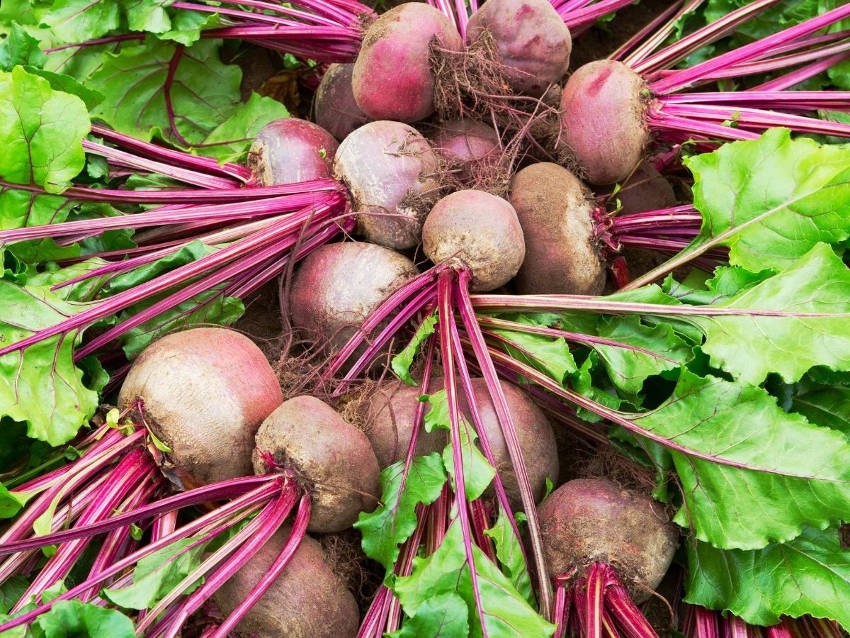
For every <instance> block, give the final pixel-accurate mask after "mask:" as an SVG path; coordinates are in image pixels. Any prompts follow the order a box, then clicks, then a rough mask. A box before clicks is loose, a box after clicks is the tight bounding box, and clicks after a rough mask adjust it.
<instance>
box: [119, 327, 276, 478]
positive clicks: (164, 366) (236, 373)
mask: <svg viewBox="0 0 850 638" xmlns="http://www.w3.org/2000/svg"><path fill="white" fill-rule="evenodd" d="M137 400H141V401H142V403H143V414H144V417H145V421H146V423H147V424H148V425H149V426H150V428H151V429H152V430H153V432H154V434H156V436H157V437H159V438H160V439H161V440H162V441H163V442H164V443H165V444H166V445H167V446H168V447H169V448H170V449H171V452H170V453H169V454H168V455H167V457H168V460H169V462H170V463H169V467H166V468H164V469H165V470H166V472H167V473H169V474H170V475H172V476H173V478H174V479H175V480H176V481H178V482H184V483H187V484H191V483H212V482H215V481H222V480H225V479H230V478H235V477H239V476H247V475H249V474H251V451H252V450H253V448H254V434H255V433H256V432H257V428H259V427H260V423H261V422H262V421H263V419H265V418H266V417H267V416H268V415H269V414H270V413H271V412H272V411H273V410H274V409H275V408H276V407H277V406H279V405H280V403H281V401H283V396H282V394H281V391H280V385H279V384H278V380H277V377H276V376H275V373H274V371H273V370H272V369H271V366H269V363H268V361H267V360H266V358H265V357H264V356H263V353H262V352H261V351H260V349H259V348H258V347H257V346H256V345H254V343H253V342H252V341H251V340H250V339H248V338H247V337H244V336H243V335H241V334H239V333H238V332H234V331H233V330H226V329H224V328H195V329H192V330H185V331H183V332H175V333H173V334H169V335H166V336H164V337H162V338H161V339H159V340H158V341H155V342H154V343H152V344H151V345H150V346H148V347H147V348H146V349H145V350H144V352H142V354H141V355H140V356H139V358H138V359H136V361H135V362H134V363H133V366H132V367H131V368H130V371H129V372H128V373H127V378H126V379H125V380H124V384H123V385H122V386H121V391H120V393H119V395H118V404H119V406H121V407H122V408H126V407H128V406H129V405H131V404H132V403H133V402H135V401H137ZM171 465H173V471H172V468H171V467H170V466H171Z"/></svg>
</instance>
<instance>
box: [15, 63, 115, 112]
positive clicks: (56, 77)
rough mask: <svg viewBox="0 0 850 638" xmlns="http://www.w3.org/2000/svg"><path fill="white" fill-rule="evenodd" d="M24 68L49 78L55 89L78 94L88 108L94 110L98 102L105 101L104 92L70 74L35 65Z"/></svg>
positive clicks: (28, 71) (46, 78)
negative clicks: (93, 88) (83, 83)
mask: <svg viewBox="0 0 850 638" xmlns="http://www.w3.org/2000/svg"><path fill="white" fill-rule="evenodd" d="M24 69H25V70H26V71H27V73H32V74H33V75H37V76H39V77H42V78H44V79H45V80H47V81H48V82H49V83H50V86H51V87H52V88H53V90H55V91H62V92H64V93H70V94H71V95H76V96H77V97H78V98H80V99H81V100H82V101H83V102H85V105H86V108H87V109H89V110H92V109H93V108H94V107H96V106H97V105H98V104H100V103H101V102H103V95H102V94H100V93H98V92H97V91H92V90H91V89H89V88H88V87H86V86H83V85H82V84H80V83H79V82H78V81H77V80H75V79H74V78H72V77H71V76H70V75H65V74H64V73H55V72H53V71H47V70H45V69H39V68H36V67H34V66H25V67H24Z"/></svg>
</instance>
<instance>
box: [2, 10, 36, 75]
mask: <svg viewBox="0 0 850 638" xmlns="http://www.w3.org/2000/svg"><path fill="white" fill-rule="evenodd" d="M46 59H47V57H46V56H45V55H44V53H42V51H41V48H40V47H39V44H38V40H37V39H35V38H34V37H32V36H31V35H30V34H28V33H27V32H26V31H25V30H24V29H22V28H21V25H19V24H18V23H17V22H12V26H11V28H10V29H9V33H8V35H7V36H6V39H5V40H3V41H2V42H0V71H11V70H12V68H13V67H16V66H18V65H25V64H31V65H34V66H41V65H42V64H44V61H45V60H46Z"/></svg>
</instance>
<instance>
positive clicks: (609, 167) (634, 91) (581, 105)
mask: <svg viewBox="0 0 850 638" xmlns="http://www.w3.org/2000/svg"><path fill="white" fill-rule="evenodd" d="M648 94H649V88H648V85H647V83H646V81H645V80H644V79H643V78H641V77H640V76H639V75H638V74H637V73H635V72H634V71H632V70H631V69H630V68H629V67H627V66H626V65H625V64H623V63H622V62H616V61H614V60H597V61H595V62H590V63H589V64H585V65H584V66H582V67H579V68H578V69H577V70H576V71H575V73H573V74H572V75H571V76H570V79H569V80H567V84H566V85H565V86H564V91H563V94H562V95H561V129H562V130H561V136H562V140H563V142H564V143H565V144H566V146H567V147H568V148H569V150H570V151H571V153H572V154H573V156H574V158H575V161H576V162H577V163H578V165H579V166H580V167H581V170H582V171H583V172H584V174H585V175H586V177H587V179H588V181H590V182H591V183H593V184H613V183H614V182H619V181H622V180H624V179H625V178H626V177H628V176H629V174H630V173H631V172H632V171H633V170H634V169H635V167H636V166H637V165H638V164H639V163H640V161H641V160H642V159H643V153H644V149H645V148H646V145H647V144H648V142H649V129H648V128H647V126H646V123H645V121H644V105H645V103H646V99H647V97H646V96H648Z"/></svg>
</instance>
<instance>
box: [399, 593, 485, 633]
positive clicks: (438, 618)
mask: <svg viewBox="0 0 850 638" xmlns="http://www.w3.org/2000/svg"><path fill="white" fill-rule="evenodd" d="M467 614H468V610H467V608H466V602H465V601H464V600H463V598H461V597H460V596H459V595H457V594H454V593H451V592H448V593H445V594H440V595H439V596H434V597H432V598H429V599H428V600H426V601H425V602H424V603H423V604H422V606H421V607H420V608H419V611H418V612H417V613H416V615H415V616H414V617H413V618H407V619H406V620H405V621H404V624H403V625H402V627H401V629H399V630H398V631H394V632H392V633H389V634H387V636H388V638H467V637H468V636H469V617H468V615H467Z"/></svg>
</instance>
